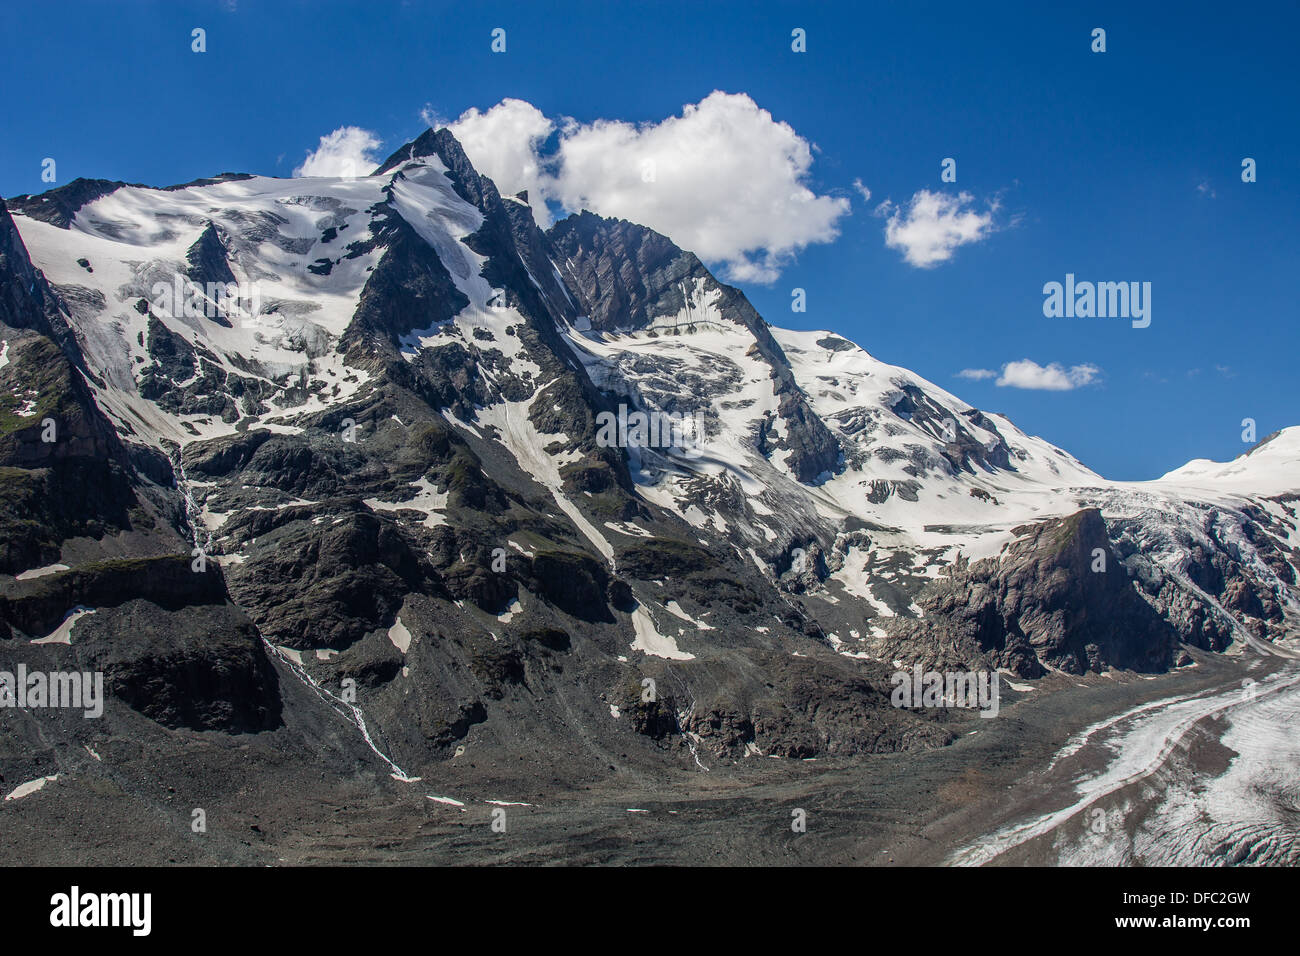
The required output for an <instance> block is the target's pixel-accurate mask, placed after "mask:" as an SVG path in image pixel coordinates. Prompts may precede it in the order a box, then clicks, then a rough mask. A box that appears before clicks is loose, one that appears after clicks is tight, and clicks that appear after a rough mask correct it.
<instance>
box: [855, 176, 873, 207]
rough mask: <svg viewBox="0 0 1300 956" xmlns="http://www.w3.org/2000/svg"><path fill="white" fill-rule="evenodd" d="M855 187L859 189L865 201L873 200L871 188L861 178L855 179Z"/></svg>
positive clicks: (859, 193)
mask: <svg viewBox="0 0 1300 956" xmlns="http://www.w3.org/2000/svg"><path fill="white" fill-rule="evenodd" d="M853 188H854V189H856V190H857V191H858V195H859V196H861V197H862V201H863V202H871V190H870V189H868V188H867V187H866V185H865V184H864V183H863V182H862V180H861V179H855V180H853Z"/></svg>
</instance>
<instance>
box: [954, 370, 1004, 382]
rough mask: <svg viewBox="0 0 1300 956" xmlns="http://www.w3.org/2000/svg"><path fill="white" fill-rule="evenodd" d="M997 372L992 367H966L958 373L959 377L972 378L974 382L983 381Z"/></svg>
mask: <svg viewBox="0 0 1300 956" xmlns="http://www.w3.org/2000/svg"><path fill="white" fill-rule="evenodd" d="M997 374H998V373H997V372H995V371H993V369H991V368H964V369H962V370H961V371H960V372H958V373H957V377H958V378H966V379H970V380H971V381H972V382H982V381H984V380H985V379H986V378H993V376H995V375H997Z"/></svg>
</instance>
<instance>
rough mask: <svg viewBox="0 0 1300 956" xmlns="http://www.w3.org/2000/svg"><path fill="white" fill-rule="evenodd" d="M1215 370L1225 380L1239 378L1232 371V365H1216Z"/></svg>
mask: <svg viewBox="0 0 1300 956" xmlns="http://www.w3.org/2000/svg"><path fill="white" fill-rule="evenodd" d="M1214 370H1215V371H1216V372H1218V373H1219V374H1220V375H1222V376H1223V377H1224V378H1236V376H1237V373H1236V372H1234V371H1233V370H1232V366H1230V365H1216V366H1214Z"/></svg>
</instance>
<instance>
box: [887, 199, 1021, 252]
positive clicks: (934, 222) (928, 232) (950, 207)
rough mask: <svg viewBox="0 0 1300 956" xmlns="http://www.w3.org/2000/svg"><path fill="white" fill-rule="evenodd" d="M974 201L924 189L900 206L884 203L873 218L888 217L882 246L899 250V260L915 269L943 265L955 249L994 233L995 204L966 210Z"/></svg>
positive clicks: (888, 202)
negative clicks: (900, 251)
mask: <svg viewBox="0 0 1300 956" xmlns="http://www.w3.org/2000/svg"><path fill="white" fill-rule="evenodd" d="M974 201H975V197H974V196H972V195H971V194H970V193H965V192H963V193H958V194H957V195H955V196H953V195H950V194H948V193H932V192H930V190H928V189H922V190H920V191H918V192H917V193H916V194H915V195H914V196H912V198H911V200H910V201H909V202H908V203H907V204H906V205H905V206H902V207H899V206H895V205H894V204H893V203H891V202H890V201H889V200H885V202H883V203H881V204H880V206H878V207H877V209H876V213H877V215H881V216H888V217H889V221H888V222H887V223H886V224H885V245H886V246H888V247H889V248H891V249H899V250H902V253H903V258H904V259H905V260H907V262H908V263H910V264H911V265H914V266H916V267H917V268H921V269H927V268H930V267H931V266H934V265H937V264H938V263H940V262H947V261H948V260H949V259H951V258H952V254H953V250H955V249H956V248H957V247H958V246H964V245H967V244H968V243H972V242H980V241H982V240H984V239H987V238H988V237H989V235H990V234H991V233H993V231H994V230H995V226H994V223H993V216H994V213H996V212H997V208H998V207H997V203H996V202H992V203H990V204H989V208H988V211H987V212H983V213H981V212H976V211H975V210H973V209H971V208H969V207H970V206H971V205H972V204H973V203H974Z"/></svg>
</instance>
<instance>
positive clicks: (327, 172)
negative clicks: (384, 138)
mask: <svg viewBox="0 0 1300 956" xmlns="http://www.w3.org/2000/svg"><path fill="white" fill-rule="evenodd" d="M379 146H380V141H379V138H378V137H376V136H375V134H374V133H372V132H370V131H369V130H365V129H362V128H361V127H359V126H340V127H339V128H338V129H336V130H335V131H334V132H332V133H326V134H325V135H324V136H322V137H321V138H320V145H319V146H318V147H317V148H316V149H315V151H313V152H309V153H308V154H307V158H306V159H305V160H303V164H302V165H301V166H299V167H298V168H297V169H295V170H294V171H293V174H294V175H295V176H368V175H370V172H371V170H373V169H374V168H375V166H377V165H378V164H379V160H378V159H377V158H376V157H375V156H374V155H373V151H374V150H376V149H378V148H379Z"/></svg>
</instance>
